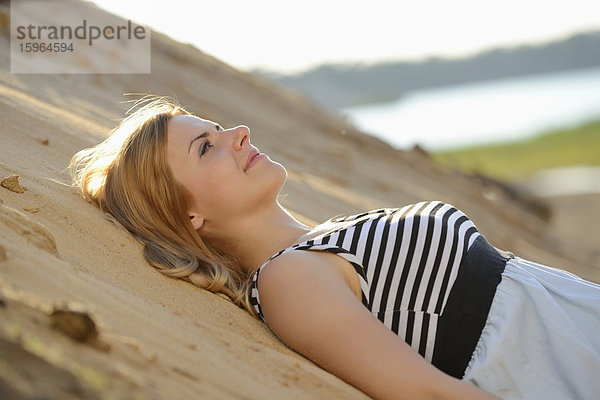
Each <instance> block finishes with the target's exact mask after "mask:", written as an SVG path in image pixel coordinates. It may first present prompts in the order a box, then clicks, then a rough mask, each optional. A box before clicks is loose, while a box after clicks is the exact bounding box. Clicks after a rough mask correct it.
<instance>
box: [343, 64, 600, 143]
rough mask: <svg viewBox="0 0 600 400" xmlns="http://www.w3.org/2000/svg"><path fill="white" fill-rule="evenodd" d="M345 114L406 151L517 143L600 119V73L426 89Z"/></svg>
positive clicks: (505, 80)
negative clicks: (541, 134) (418, 148)
mask: <svg viewBox="0 0 600 400" xmlns="http://www.w3.org/2000/svg"><path fill="white" fill-rule="evenodd" d="M342 114H344V115H346V117H347V118H348V119H349V120H350V121H352V122H353V123H354V124H355V125H356V126H357V127H358V128H360V129H361V130H362V131H364V132H366V133H369V134H371V135H373V136H377V137H379V138H381V139H382V140H385V141H386V142H388V143H390V144H391V145H393V146H394V147H397V148H402V149H408V148H410V147H412V146H413V145H415V144H419V145H420V146H422V147H423V148H425V149H427V150H430V151H435V150H440V149H445V148H452V147H463V146H466V145H471V144H480V143H488V142H501V141H511V140H516V139H521V138H525V137H527V136H531V135H535V134H537V133H540V132H542V131H545V130H548V129H553V128H562V127H567V126H573V125H578V124H581V123H584V122H586V121H588V120H591V119H597V118H600V68H597V69H586V70H577V71H568V72H560V73H551V74H542V75H531V76H527V77H519V78H506V79H498V80H494V81H486V82H478V83H470V84H462V85H456V86H445V87H439V88H430V89H423V90H418V91H413V92H409V93H406V94H405V95H404V96H403V97H402V98H401V99H399V100H397V101H393V102H389V103H380V104H373V105H365V106H357V107H350V108H345V109H343V110H342Z"/></svg>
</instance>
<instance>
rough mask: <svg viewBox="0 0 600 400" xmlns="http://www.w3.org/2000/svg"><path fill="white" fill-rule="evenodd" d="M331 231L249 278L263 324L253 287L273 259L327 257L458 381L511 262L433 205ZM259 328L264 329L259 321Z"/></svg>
mask: <svg viewBox="0 0 600 400" xmlns="http://www.w3.org/2000/svg"><path fill="white" fill-rule="evenodd" d="M327 223H329V224H331V229H329V230H327V231H326V232H325V233H323V234H321V235H319V236H318V237H316V238H314V239H311V240H308V241H305V242H302V243H298V244H295V245H293V246H290V247H288V248H286V249H283V250H281V251H279V252H278V253H276V254H274V255H273V256H271V257H270V258H269V260H267V261H266V262H265V263H264V264H263V265H262V266H261V267H260V268H259V269H258V270H257V271H256V272H255V273H254V275H253V277H252V289H251V295H250V299H251V302H252V304H253V306H254V308H255V310H256V312H257V313H258V315H259V316H260V318H262V320H263V321H265V319H264V315H263V313H262V310H261V305H260V296H259V292H258V286H257V282H258V279H259V276H260V272H261V271H262V269H263V268H265V267H266V266H267V265H268V264H269V262H270V261H271V260H272V259H274V258H275V257H278V256H280V255H281V254H284V253H286V252H289V251H296V250H311V251H327V252H331V253H334V254H337V255H339V256H340V257H343V258H344V259H346V260H347V261H349V262H350V263H351V264H352V266H353V267H354V269H355V270H356V272H357V273H358V275H359V281H360V285H361V291H362V303H363V305H364V306H365V307H367V308H368V309H369V310H370V312H371V313H372V314H373V315H374V316H375V317H376V318H378V319H379V320H380V321H381V322H382V323H383V324H384V325H385V326H386V327H388V328H389V329H391V330H392V331H393V332H394V333H396V334H397V335H398V336H399V337H401V338H402V339H403V340H404V341H405V342H406V343H408V344H409V345H410V346H411V347H413V348H414V349H415V350H416V351H418V352H419V354H421V355H422V356H423V357H424V358H425V359H426V360H427V361H429V362H431V363H432V364H433V365H435V366H437V367H438V368H439V369H441V370H443V371H445V372H446V373H448V374H450V375H453V376H456V377H458V378H460V377H462V376H463V374H464V371H465V369H466V367H467V364H468V362H469V360H470V358H471V355H472V353H473V351H474V349H475V346H476V344H477V341H478V339H479V337H480V335H481V332H482V329H483V327H484V324H485V321H486V319H487V315H488V311H489V308H490V305H491V302H492V299H493V296H494V292H495V290H496V287H497V285H498V283H499V282H500V280H501V274H502V272H503V270H504V266H505V264H506V262H507V260H509V259H510V258H511V257H512V255H510V254H508V253H504V252H501V251H499V250H497V249H495V248H494V247H492V246H491V245H489V244H488V242H487V241H486V239H485V238H484V237H483V235H481V234H480V233H479V232H478V231H477V228H476V227H475V225H474V224H473V222H471V221H470V220H469V219H468V218H467V217H466V216H465V214H463V213H462V212H461V211H459V210H457V209H456V208H455V207H453V206H451V205H449V204H445V203H442V202H439V201H432V202H421V203H418V204H413V205H408V206H405V207H402V208H384V209H379V210H373V211H369V212H365V213H361V214H356V215H351V216H343V217H336V218H332V219H330V220H329V221H327ZM265 322H266V321H265Z"/></svg>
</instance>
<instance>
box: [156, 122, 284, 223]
mask: <svg viewBox="0 0 600 400" xmlns="http://www.w3.org/2000/svg"><path fill="white" fill-rule="evenodd" d="M167 130H168V132H167V159H168V163H169V166H170V168H171V171H172V173H173V175H174V177H175V179H176V180H177V181H178V182H180V183H181V184H182V185H184V186H185V187H186V188H187V190H188V191H189V192H190V193H191V194H192V197H193V199H192V206H191V210H190V211H189V214H190V218H191V221H192V224H193V225H194V227H195V228H196V230H198V229H200V228H201V227H203V226H204V227H207V226H208V225H209V224H210V225H211V226H213V227H217V228H218V227H219V226H221V225H222V224H223V223H226V222H227V221H229V220H231V219H232V218H236V219H239V218H244V217H247V216H250V215H252V213H254V212H256V211H258V210H260V209H261V208H264V207H266V206H269V205H272V204H273V203H274V202H275V201H276V199H277V195H278V194H279V192H280V190H281V188H282V187H283V184H284V183H285V179H286V177H287V172H286V170H285V168H283V166H282V165H281V164H279V163H276V162H274V161H272V160H271V159H270V158H269V157H268V156H266V155H261V157H259V158H255V159H254V160H253V161H252V162H251V163H250V168H247V165H248V161H249V160H250V158H251V157H252V155H253V154H255V153H257V152H258V150H257V149H256V148H255V147H254V146H252V144H251V143H250V130H249V129H248V127H246V126H244V125H240V126H236V127H235V128H230V129H223V128H222V127H220V126H219V125H218V124H216V123H214V122H212V121H208V120H205V119H202V118H199V117H196V116H193V115H176V116H174V117H172V118H171V120H170V121H169V124H168V128H167Z"/></svg>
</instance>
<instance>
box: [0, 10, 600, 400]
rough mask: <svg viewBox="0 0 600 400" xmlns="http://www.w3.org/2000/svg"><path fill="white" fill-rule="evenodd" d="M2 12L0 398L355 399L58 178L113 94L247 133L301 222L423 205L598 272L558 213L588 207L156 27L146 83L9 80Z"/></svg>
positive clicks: (102, 132) (587, 246) (97, 131)
mask: <svg viewBox="0 0 600 400" xmlns="http://www.w3.org/2000/svg"><path fill="white" fill-rule="evenodd" d="M74 4H75V5H76V6H79V7H91V6H90V5H88V4H84V3H74ZM7 13H8V10H7V8H6V6H0V22H1V21H4V22H3V23H2V24H0V54H1V57H0V180H1V179H4V178H9V177H11V176H13V177H12V178H10V179H9V180H8V181H7V182H8V183H7V184H6V185H4V186H1V187H0V355H1V357H0V398H9V399H32V398H34V397H35V396H41V395H44V396H45V397H44V398H48V399H191V398H194V399H195V398H198V399H200V398H201V399H213V398H214V399H300V398H301V399H323V398H327V399H364V398H367V396H365V395H364V394H362V393H361V392H360V391H358V390H357V389H355V388H354V387H352V386H350V385H348V384H347V383H345V382H343V381H341V380H340V379H338V378H336V377H335V376H333V375H331V374H329V373H328V372H326V371H324V370H322V369H321V368H319V367H318V366H316V365H315V364H314V363H312V362H311V361H310V360H307V359H306V358H304V357H302V356H300V355H298V354H297V353H295V352H293V351H292V350H290V349H289V348H287V347H286V346H285V345H284V344H282V343H281V342H280V341H279V340H278V339H277V338H276V336H275V335H274V334H273V333H272V332H271V331H270V330H269V328H268V327H267V326H266V325H264V324H263V323H261V322H259V321H257V320H254V319H253V318H252V317H251V316H250V315H248V314H247V313H246V312H244V311H243V310H241V309H239V308H237V307H235V306H234V305H232V304H231V303H230V302H228V301H226V300H224V299H222V298H220V297H218V296H215V295H212V294H210V293H208V292H206V291H204V290H201V289H198V288H196V287H194V286H193V285H191V284H189V283H186V282H183V281H179V280H175V279H170V278H167V277H165V276H163V275H161V274H160V273H159V272H157V271H155V270H154V269H152V268H151V267H150V266H149V265H148V264H147V263H146V262H145V261H144V260H143V257H142V253H141V247H140V245H139V244H138V243H137V242H136V241H135V240H134V239H133V238H132V237H131V236H130V235H128V234H127V233H126V232H124V231H123V230H122V229H120V228H119V227H117V226H115V225H114V224H113V223H112V222H111V221H110V220H108V219H106V218H105V217H104V216H103V215H102V213H101V212H100V211H99V210H98V209H96V208H95V207H94V206H92V205H91V204H88V203H86V202H85V201H84V200H83V199H81V198H80V197H79V196H78V195H77V193H76V191H75V190H74V189H73V188H71V187H70V186H69V177H68V175H67V174H66V172H65V171H64V169H65V167H66V166H67V164H68V162H69V159H70V157H71V156H72V155H73V154H74V153H75V152H76V151H78V150H80V149H82V148H84V147H87V146H90V145H93V144H95V143H98V142H99V141H100V140H102V139H103V138H104V137H106V135H107V134H108V132H109V130H110V129H111V128H112V127H113V126H114V125H115V121H116V120H118V119H119V118H122V117H123V115H124V111H125V110H126V109H127V108H128V105H127V104H124V103H122V102H123V101H124V100H127V98H126V97H124V96H123V93H128V92H138V93H154V94H159V95H172V96H176V97H177V98H178V100H179V101H180V102H181V103H182V104H184V105H185V106H186V107H187V108H188V109H189V110H190V111H193V112H195V113H197V114H199V115H201V116H203V117H206V118H210V119H213V120H215V121H218V122H220V123H221V124H222V125H224V126H232V125H234V124H240V123H243V124H246V125H248V126H249V127H250V128H251V130H252V141H253V143H254V144H255V145H256V146H257V147H258V148H260V149H261V151H263V152H265V153H267V154H269V156H270V157H271V158H272V159H274V160H276V161H278V162H281V163H282V164H283V165H284V166H286V168H287V170H288V173H289V178H288V182H287V183H286V186H285V187H284V189H283V191H282V199H281V202H282V204H283V205H284V206H285V207H287V208H288V209H289V210H290V211H291V212H292V213H293V214H294V215H295V216H297V217H298V218H299V219H300V220H301V221H303V222H305V223H308V224H314V223H315V222H321V221H323V220H325V219H327V218H329V217H332V216H334V215H338V214H344V213H354V212H361V211H365V210H369V209H374V208H379V207H399V206H403V205H405V204H409V203H414V202H417V201H421V200H433V199H439V200H443V201H446V202H450V203H453V204H454V205H456V206H457V207H459V208H460V209H461V210H463V211H464V212H466V213H467V214H468V215H469V216H470V217H471V218H472V219H473V220H474V221H475V223H476V224H477V226H478V228H479V230H480V231H481V232H482V233H483V234H484V235H486V237H487V238H488V240H489V241H490V242H491V243H492V244H494V245H495V246H497V247H499V248H503V249H507V250H511V251H513V252H514V253H516V254H518V255H520V256H522V257H525V258H530V259H532V260H535V261H538V262H543V263H546V264H550V265H553V266H557V267H562V268H565V269H567V270H569V271H572V272H574V273H577V274H579V275H581V276H583V277H585V278H587V279H591V280H594V281H599V280H600V269H598V265H599V260H600V254H599V252H598V250H597V239H596V240H592V239H589V238H592V237H596V238H597V237H598V235H597V234H598V224H580V226H582V229H587V231H581V230H580V231H578V230H577V229H568V228H569V226H570V225H569V223H568V221H569V219H570V218H572V216H571V214H569V213H573V212H576V213H578V215H579V217H578V218H580V219H579V220H580V221H584V220H585V214H586V212H587V213H594V212H595V210H596V209H597V204H598V199H597V197H590V198H587V197H585V198H583V197H582V198H577V199H575V200H573V203H569V202H568V201H567V200H568V199H567V200H565V199H563V201H556V202H554V203H553V202H549V201H547V200H546V201H545V202H542V201H540V200H536V199H531V198H528V197H526V196H523V195H521V194H520V193H518V192H514V191H512V190H511V189H510V188H508V187H505V186H503V185H500V184H498V183H496V182H493V181H490V180H486V179H483V178H481V177H469V176H464V175H462V174H460V173H457V172H453V171H445V170H442V169H440V168H438V167H437V166H436V165H434V164H433V163H432V162H431V160H430V159H429V157H428V155H427V154H426V153H424V152H422V151H419V150H418V149H417V150H415V151H399V150H395V149H393V148H391V147H390V146H388V145H387V144H385V143H383V142H381V141H380V140H378V139H375V138H372V137H369V136H366V135H365V134H363V133H362V132H359V131H358V130H356V129H355V128H354V127H352V126H350V125H349V124H348V123H347V122H346V121H345V120H344V119H343V118H341V117H340V116H338V115H336V114H335V113H333V112H332V111H329V110H325V109H322V108H319V107H317V106H316V105H314V104H313V103H311V102H310V101H309V100H307V99H306V98H305V97H303V96H301V95H299V94H297V93H295V92H293V91H291V90H288V89H284V88H282V87H280V86H278V85H276V84H273V83H269V82H265V81H263V80H260V79H258V78H256V77H253V76H251V75H248V74H244V73H241V72H239V71H236V70H235V69H233V68H231V67H229V66H227V65H225V64H223V63H221V62H219V61H218V60H215V59H214V58H212V57H210V56H208V55H206V54H204V53H202V52H201V51H199V50H197V49H195V48H194V47H191V46H189V45H185V44H181V43H177V42H174V41H172V40H171V39H169V38H167V37H165V36H163V35H160V34H158V33H156V32H153V33H152V74H150V75H15V74H11V73H10V72H9V71H10V68H9V60H8V43H9V42H8V40H9V39H8V30H7V25H6V23H5V22H6V21H7V18H8V16H7V15H8V14H7ZM399 134H401V133H400V132H399ZM17 175H18V179H17V178H15V176H17ZM554 206H556V208H553V207H554ZM596 214H597V213H596ZM549 215H552V216H551V217H550V218H549ZM565 221H566V222H565ZM565 227H566V228H565ZM565 229H568V230H569V232H568V235H562V234H561V233H562V232H563V231H564V230H565ZM578 235H580V236H578ZM594 235H595V236H594ZM578 237H582V238H588V239H587V240H583V241H578V240H577V238H578ZM349 351H351V350H350V349H349Z"/></svg>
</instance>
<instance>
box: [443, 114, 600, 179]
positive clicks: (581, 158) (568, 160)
mask: <svg viewBox="0 0 600 400" xmlns="http://www.w3.org/2000/svg"><path fill="white" fill-rule="evenodd" d="M433 158H434V160H435V161H436V162H438V163H439V164H441V165H443V166H445V167H451V168H457V169H461V170H464V171H466V172H470V173H474V172H479V173H482V174H484V175H487V176H490V177H493V178H497V179H501V180H504V181H514V180H517V179H519V178H521V177H524V176H526V175H529V174H531V173H533V172H535V171H537V170H539V169H542V168H551V167H562V166H571V165H581V164H586V165H600V120H599V121H594V122H590V123H586V124H584V125H581V126H578V127H575V128H568V129H560V130H556V131H550V132H544V133H542V134H540V135H536V136H534V137H532V138H529V139H526V140H523V141H519V142H510V143H497V144H489V145H482V146H475V147H469V148H464V149H452V150H446V151H440V152H436V153H434V154H433Z"/></svg>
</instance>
